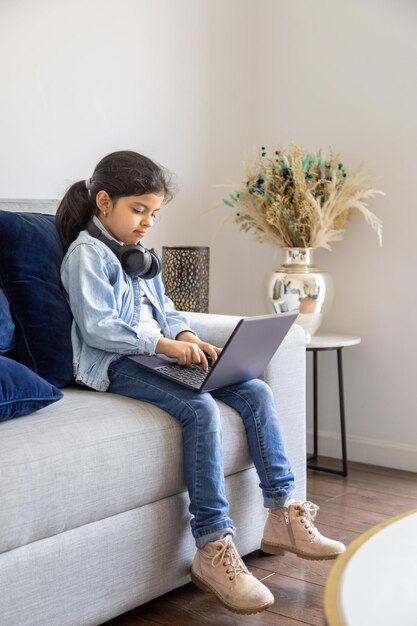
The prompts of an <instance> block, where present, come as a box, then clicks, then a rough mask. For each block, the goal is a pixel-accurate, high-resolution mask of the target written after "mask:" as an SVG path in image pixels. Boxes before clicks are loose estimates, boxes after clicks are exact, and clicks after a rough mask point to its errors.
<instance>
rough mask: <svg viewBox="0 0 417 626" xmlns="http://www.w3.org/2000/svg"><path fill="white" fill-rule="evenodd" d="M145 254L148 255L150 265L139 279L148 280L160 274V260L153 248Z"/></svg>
mask: <svg viewBox="0 0 417 626" xmlns="http://www.w3.org/2000/svg"><path fill="white" fill-rule="evenodd" d="M146 252H147V253H148V254H149V259H150V265H149V268H148V270H147V271H146V272H145V273H143V274H141V278H143V279H145V280H148V279H150V278H154V277H155V276H157V275H158V274H160V272H161V271H162V259H161V257H160V256H159V254H158V253H157V252H156V251H155V250H154V248H152V249H151V250H147V251H146Z"/></svg>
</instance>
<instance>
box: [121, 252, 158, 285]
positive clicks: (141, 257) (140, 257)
mask: <svg viewBox="0 0 417 626" xmlns="http://www.w3.org/2000/svg"><path fill="white" fill-rule="evenodd" d="M118 256H119V260H120V263H121V264H122V267H123V269H124V271H125V272H126V273H127V274H129V275H130V276H139V277H140V278H143V279H144V280H149V279H150V278H154V277H155V276H157V275H158V274H159V273H160V272H161V270H162V259H161V257H160V256H159V254H158V253H157V252H155V250H154V249H152V250H147V249H146V248H144V247H143V246H141V245H140V244H138V245H134V244H131V245H128V246H120V248H119V250H118Z"/></svg>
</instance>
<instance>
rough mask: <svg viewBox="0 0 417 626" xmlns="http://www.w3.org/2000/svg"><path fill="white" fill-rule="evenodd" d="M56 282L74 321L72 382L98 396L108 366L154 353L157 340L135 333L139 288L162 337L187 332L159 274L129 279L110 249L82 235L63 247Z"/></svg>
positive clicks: (137, 330) (184, 320)
mask: <svg viewBox="0 0 417 626" xmlns="http://www.w3.org/2000/svg"><path fill="white" fill-rule="evenodd" d="M61 280H62V284H63V286H64V289H65V292H66V296H67V299H68V302H69V305H70V308H71V311H72V314H73V316H74V321H73V323H72V329H71V340H72V348H73V352H74V376H75V380H76V381H77V382H80V383H83V384H84V385H87V386H88V387H92V388H93V389H97V390H98V391H105V390H106V389H107V387H108V386H109V384H110V381H109V378H108V375H107V370H108V367H109V365H110V363H111V362H112V361H115V360H116V359H119V358H120V357H121V356H122V355H130V354H149V355H151V354H155V348H156V345H157V343H158V341H159V339H160V338H161V335H160V334H159V333H158V332H152V331H149V330H146V331H144V330H141V328H140V323H139V322H140V307H141V297H140V296H141V293H140V289H141V287H142V288H143V290H144V292H145V294H146V295H147V297H148V298H149V300H150V301H151V303H152V309H153V314H154V316H155V318H156V320H157V321H158V323H159V325H160V327H161V331H162V334H163V335H164V336H165V337H167V338H169V339H175V337H176V336H177V335H178V334H179V333H181V332H183V331H186V330H191V328H190V326H189V323H188V320H187V318H186V317H185V316H184V315H182V314H181V313H179V312H178V311H176V310H175V307H174V305H173V303H172V301H171V300H170V299H169V298H168V297H167V296H166V295H165V291H164V286H163V283H162V280H161V277H160V275H158V276H156V277H155V278H153V279H151V280H141V279H139V278H131V277H130V276H128V275H127V274H126V273H125V272H124V271H123V269H122V266H121V264H120V262H119V260H118V258H117V257H116V255H115V254H114V253H113V252H112V251H111V250H110V248H108V247H107V246H106V245H105V244H104V243H102V242H101V241H99V240H98V239H96V238H95V237H92V236H91V235H90V234H89V233H88V232H87V231H85V230H83V231H81V232H80V234H79V235H78V237H77V239H76V240H75V241H74V242H73V243H72V244H71V246H70V247H69V248H68V251H67V253H66V255H65V257H64V259H63V261H62V265H61Z"/></svg>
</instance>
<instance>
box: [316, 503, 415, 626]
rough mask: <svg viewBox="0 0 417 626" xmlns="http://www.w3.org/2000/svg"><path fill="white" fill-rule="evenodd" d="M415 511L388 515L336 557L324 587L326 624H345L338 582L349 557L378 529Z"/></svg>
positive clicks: (327, 625) (336, 625)
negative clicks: (393, 515)
mask: <svg viewBox="0 0 417 626" xmlns="http://www.w3.org/2000/svg"><path fill="white" fill-rule="evenodd" d="M416 513H417V509H411V510H410V511H406V512H405V513H401V514H400V515H396V516H395V517H390V518H389V519H387V520H385V521H384V522H381V523H380V524H377V525H376V526H373V527H372V528H370V529H369V530H367V531H366V532H364V533H363V534H362V535H360V536H359V537H358V538H357V539H355V540H354V541H352V543H351V544H349V546H348V547H347V548H346V550H345V552H343V553H342V554H341V555H340V556H339V557H337V559H336V561H335V564H334V565H333V567H332V569H331V570H330V572H329V575H328V577H327V581H326V584H325V587H324V616H325V624H326V626H346V622H345V621H344V620H343V617H342V613H341V611H340V602H339V596H340V583H341V580H342V577H343V574H344V571H345V569H346V566H347V565H348V563H349V561H350V559H351V558H352V557H353V556H354V555H355V553H356V552H357V551H358V550H359V548H360V547H361V546H362V545H363V544H364V543H366V541H368V540H369V539H371V537H373V536H374V535H376V533H378V532H379V531H380V530H382V529H383V528H385V527H386V526H389V525H391V524H394V522H397V521H398V520H401V519H403V518H405V517H408V516H410V515H414V514H416Z"/></svg>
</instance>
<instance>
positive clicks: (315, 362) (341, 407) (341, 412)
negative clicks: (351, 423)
mask: <svg viewBox="0 0 417 626" xmlns="http://www.w3.org/2000/svg"><path fill="white" fill-rule="evenodd" d="M326 349H327V350H334V349H336V350H337V375H338V387H339V415H340V439H341V446H342V469H341V470H339V469H333V468H331V467H324V466H322V465H316V463H312V461H315V460H316V459H317V457H318V372H317V369H318V358H317V352H319V350H326ZM310 350H311V351H312V352H313V454H312V455H311V456H309V457H308V458H307V468H308V469H312V470H316V471H318V472H328V473H329V474H337V475H339V476H347V474H348V467H347V445H346V418H345V398H344V387H343V363H342V348H317V349H314V348H310Z"/></svg>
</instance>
